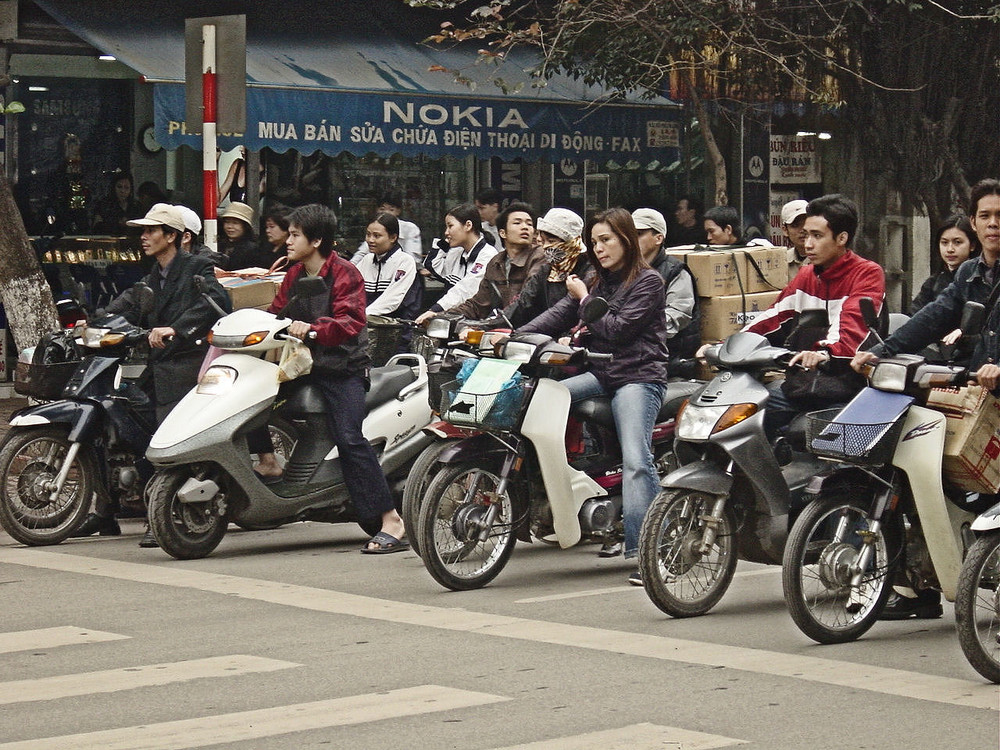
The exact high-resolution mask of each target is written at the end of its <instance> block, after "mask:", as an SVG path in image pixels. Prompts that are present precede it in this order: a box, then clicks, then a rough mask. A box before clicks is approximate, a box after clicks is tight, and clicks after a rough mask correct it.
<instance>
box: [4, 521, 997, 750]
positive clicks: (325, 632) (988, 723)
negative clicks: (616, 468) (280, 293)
mask: <svg viewBox="0 0 1000 750" xmlns="http://www.w3.org/2000/svg"><path fill="white" fill-rule="evenodd" d="M122 527H123V532H124V533H123V535H122V536H121V537H111V538H101V537H92V538H87V539H74V540H69V541H67V542H65V543H63V544H61V545H58V546H56V547H48V548H35V549H30V548H25V547H22V546H21V545H18V544H16V543H15V542H13V541H12V540H11V539H10V538H9V537H7V536H6V535H3V534H2V533H0V602H2V609H0V612H2V625H0V705H2V708H0V716H2V717H3V718H2V720H0V750H10V749H11V748H17V749H18V750H27V749H28V748H31V749H33V750H38V749H41V748H72V749H73V750H77V749H87V748H93V749H95V750H96V749H97V748H100V749H101V750H106V749H107V748H118V749H119V750H130V749H133V748H136V749H137V748H154V749H161V748H188V747H220V748H240V750H249V749H252V750H257V749H258V748H259V749H262V750H271V749H277V748H281V749H291V748H345V749H347V748H351V749H352V750H353V749H355V748H359V747H377V748H400V749H402V748H456V749H457V748H461V749H463V750H500V749H503V750H512V749H513V748H525V749H526V748H532V749H533V750H587V749H588V748H601V749H602V750H610V749H613V748H628V749H629V750H652V749H653V748H657V749H663V748H671V749H675V750H676V749H678V748H683V749H684V750H692V749H693V748H706V749H707V748H723V747H736V746H738V745H742V746H744V747H749V748H756V747H759V748H768V749H769V750H774V749H788V750H792V749H798V748H810V749H811V750H822V749H825V748H830V749H831V750H833V749H836V750H843V749H844V748H879V749H881V748H907V750H923V749H926V750H939V748H942V747H958V748H968V749H970V750H972V749H978V748H995V747H997V746H998V737H1000V720H998V716H1000V714H998V711H1000V691H998V688H997V687H996V686H993V685H988V684H986V683H984V682H983V681H982V680H981V679H980V678H979V677H978V676H977V675H976V673H975V672H974V671H973V670H972V669H971V667H969V666H968V665H967V664H966V662H965V660H964V658H963V657H962V654H961V650H960V649H959V646H958V642H957V637H956V635H955V629H954V617H953V614H952V611H951V610H952V608H951V606H950V605H948V606H946V608H945V610H946V611H945V616H944V617H943V618H941V619H939V620H930V621H909V622H893V623H889V622H887V623H879V624H877V625H876V626H875V627H874V628H873V629H872V630H871V631H870V632H869V634H867V635H866V636H865V637H864V638H862V639H861V640H859V641H857V642H855V643H849V644H842V645H839V646H818V645H816V644H814V643H812V642H811V641H810V640H809V639H807V638H806V637H805V636H803V635H802V634H801V633H799V631H798V630H797V629H796V628H795V627H794V625H793V624H792V622H791V619H790V618H789V617H788V614H787V612H786V611H785V606H784V601H783V599H782V595H781V580H780V571H779V570H778V569H777V568H773V567H766V566H760V565H750V564H744V563H741V564H740V567H739V568H738V572H737V577H736V579H735V581H734V584H733V586H732V588H731V590H730V591H729V592H728V593H727V594H726V596H725V597H724V598H723V600H722V602H721V603H720V604H719V605H718V606H717V607H716V609H715V610H714V611H713V612H712V613H711V614H709V615H707V616H705V617H701V618H692V619H686V620H673V619H670V618H668V617H666V616H664V615H663V614H662V613H660V612H659V610H657V609H656V608H655V607H654V606H653V605H652V604H651V603H650V602H649V601H648V599H647V598H646V596H645V593H644V592H643V590H642V589H640V588H634V587H630V586H628V585H626V584H625V577H626V575H627V574H628V572H629V571H630V570H631V569H632V566H631V564H630V563H629V562H626V561H624V560H622V559H621V558H618V559H612V560H601V559H599V558H598V557H597V555H596V550H597V547H596V546H594V545H586V546H581V547H578V548H573V549H569V550H559V549H557V548H553V547H549V546H544V545H539V544H534V545H522V544H519V545H518V547H517V549H516V550H515V552H514V555H513V557H512V559H511V562H510V563H509V565H508V566H507V568H506V569H505V570H504V571H503V572H502V573H501V574H500V575H499V577H498V578H497V579H496V581H494V583H493V584H491V585H490V586H488V587H486V588H485V589H482V590H479V591H470V592H462V593H453V592H447V591H444V590H443V589H441V588H440V587H439V586H438V585H437V584H436V583H435V582H434V581H433V580H432V579H431V577H430V576H429V575H428V574H427V573H426V571H425V570H424V568H423V564H422V563H421V561H420V560H419V558H418V557H417V556H416V555H415V554H413V553H412V552H409V551H407V552H403V553H400V554H394V555H385V556H369V555H361V554H359V552H358V550H359V548H360V546H361V544H362V543H363V541H364V538H365V535H364V534H363V533H362V532H361V531H360V530H359V529H358V528H357V527H355V526H353V525H336V526H334V525H326V524H316V523H308V524H306V523H303V524H294V525H291V526H287V527H284V528H280V529H275V530H271V531H255V532H245V531H240V530H238V529H236V528H235V527H231V528H230V532H229V533H228V534H227V536H226V537H225V539H223V541H222V543H221V545H220V546H219V548H218V550H216V552H215V553H214V554H213V555H211V556H210V557H208V558H205V559H203V560H195V561H188V562H179V561H176V560H173V559H171V558H169V557H168V556H167V555H165V554H164V553H163V552H162V551H161V550H143V549H140V548H139V547H138V546H137V542H138V539H139V536H140V534H141V532H142V524H141V522H140V521H138V520H134V519H133V520H126V521H124V522H123V524H122Z"/></svg>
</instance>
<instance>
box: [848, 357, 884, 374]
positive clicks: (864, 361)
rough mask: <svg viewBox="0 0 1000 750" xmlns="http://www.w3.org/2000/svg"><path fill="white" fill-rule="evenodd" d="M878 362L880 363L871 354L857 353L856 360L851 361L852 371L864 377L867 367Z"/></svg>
mask: <svg viewBox="0 0 1000 750" xmlns="http://www.w3.org/2000/svg"><path fill="white" fill-rule="evenodd" d="M876 362H878V357H876V356H875V355H874V354H872V353H871V352H855V353H854V358H853V359H852V360H851V369H852V370H854V372H858V373H861V374H862V375H864V374H865V372H864V371H865V366H866V365H869V364H871V365H873V364H875V363H876Z"/></svg>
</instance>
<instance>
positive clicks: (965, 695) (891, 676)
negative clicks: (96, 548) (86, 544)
mask: <svg viewBox="0 0 1000 750" xmlns="http://www.w3.org/2000/svg"><path fill="white" fill-rule="evenodd" d="M0 562H6V563H10V564H12V565H29V566H33V567H37V568H44V569H47V570H60V571H63V572H66V573H77V574H81V575H91V576H101V577H106V578H115V579H120V580H127V581H135V582H140V583H152V584H158V585H163V586H172V587H175V588H182V589H194V590H197V591H206V592H214V593H217V594H224V595H226V596H235V597H242V598H244V599H249V600H252V601H263V602H270V603H272V604H279V605H282V606H287V607H298V608H300V609H307V610H311V611H315V612H327V613H331V614H339V615H348V616H351V617H360V618H364V619H368V620H379V621H383V622H394V623H403V624H409V625H416V626H421V627H428V628H437V629H440V630H448V631H453V632H466V633H476V634H478V635H483V636H492V637H497V638H513V639H515V640H523V641H530V642H533V643H550V644H553V645H560V646H569V647H572V648H582V649H591V650H595V651H603V652H606V653H615V654H625V655H630V656H640V657H643V658H646V659H660V660H663V661H672V662H680V663H684V664H700V665H703V666H708V667H725V668H729V669H739V670H744V671H747V672H754V673H757V674H769V675H774V676H778V677H783V678H787V679H794V680H804V681H807V682H815V683H820V684H826V685H836V686H839V687H845V688H848V689H849V690H852V691H854V690H868V691H871V692H875V693H881V694H885V695H895V696H900V697H904V698H915V699H918V700H926V701H933V702H936V703H945V704H948V705H956V706H968V707H971V708H982V709H988V710H991V711H997V710H998V709H1000V706H998V704H997V696H996V687H995V686H993V685H987V684H985V683H982V682H973V681H971V680H961V679H954V678H950V677H938V676H936V675H930V674H923V673H921V672H910V671H906V670H902V669H887V668H884V667H878V666H875V665H873V664H865V663H858V662H846V661H834V660H832V659H823V658H820V657H817V656H799V655H797V654H787V653H782V652H780V651H765V650H763V649H752V648H742V647H739V646H726V645H722V644H717V643H707V642H704V641H691V640H683V639H680V638H667V637H664V636H658V635H647V634H644V633H634V632H627V631H620V630H607V629H604V628H593V627H586V626H582V625H569V624H564V623H558V622H547V621H545V620H529V619H527V618H524V617H507V616H504V615H494V614H489V613H486V612H471V611H468V610H464V609H458V608H454V609H451V608H444V607H433V606H430V605H425V604H410V603H407V602H397V601H391V600H386V599H378V598H375V597H369V596H361V595H358V594H346V593H343V592H340V591H330V590H328V589H320V588H312V587H309V586H296V585H293V584H288V583H282V582H279V581H267V580H262V579H257V578H241V577H238V576H229V575H222V574H219V573H205V572H202V571H198V570H192V569H190V568H180V567H175V566H157V565H144V564H140V563H129V562H118V561H113V560H105V559H102V560H101V561H100V565H95V564H94V562H95V561H94V559H93V558H88V557H84V556H80V555H74V554H63V553H58V552H46V551H43V550H38V549H19V548H0Z"/></svg>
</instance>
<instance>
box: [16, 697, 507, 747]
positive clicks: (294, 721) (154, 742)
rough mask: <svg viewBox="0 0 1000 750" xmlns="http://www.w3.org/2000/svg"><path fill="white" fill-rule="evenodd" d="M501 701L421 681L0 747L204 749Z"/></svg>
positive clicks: (25, 741) (503, 698)
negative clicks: (378, 690)
mask: <svg viewBox="0 0 1000 750" xmlns="http://www.w3.org/2000/svg"><path fill="white" fill-rule="evenodd" d="M506 700H510V699H509V698H505V697H503V696H499V695H489V694H487V693H476V692H472V691H469V690H455V689H453V688H447V687H441V686H439V685H420V686H418V687H412V688H403V689H400V690H388V691H386V692H381V693H368V694H366V695H356V696H350V697H347V698H334V699H331V700H324V701H315V702H312V703H297V704H294V705H290V706H275V707H274V708H263V709H258V710H255V711H240V712H238V713H230V714H221V715H216V716H205V717H202V718H199V719H181V720H179V721H166V722H162V723H160V724H145V725H140V726H133V727H123V728H120V729H107V730H101V731H97V732H86V733H81V734H71V735H63V736H61V737H45V738H42V739H37V740H22V741H20V742H8V743H5V744H0V750H65V749H66V748H72V749H73V750H140V749H141V750H170V749H172V748H192V747H208V746H210V745H222V744H231V743H237V742H246V741H248V740H254V739H260V738H262V737H273V736H276V735H280V734H290V733H292V732H304V731H309V730H314V729H328V728H330V727H342V726H348V725H351V724H362V723H366V722H370V721H381V720H383V719H392V718H398V717H403V716H417V715H420V714H428V713H435V712H438V711H450V710H453V709H457V708H469V707H472V706H483V705H487V704H490V703H499V702H501V701H506Z"/></svg>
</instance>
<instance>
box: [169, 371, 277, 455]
mask: <svg viewBox="0 0 1000 750" xmlns="http://www.w3.org/2000/svg"><path fill="white" fill-rule="evenodd" d="M223 365H225V366H227V367H231V368H233V369H234V370H236V373H237V375H236V380H235V382H234V383H233V384H232V386H231V387H230V388H229V389H228V390H227V391H226V392H225V393H219V394H211V393H198V387H197V386H195V387H194V388H192V389H191V390H190V391H188V393H187V395H186V396H184V398H182V399H181V400H180V402H179V403H178V404H177V406H175V407H174V408H173V409H172V410H171V412H170V413H169V414H168V415H167V418H166V419H164V420H163V422H162V423H161V424H160V426H159V427H158V428H157V430H156V432H155V433H154V434H153V437H152V439H151V440H150V441H149V447H150V448H152V449H155V450H163V449H166V448H170V447H171V446H174V445H177V444H179V443H183V442H184V441H186V440H189V439H190V438H192V437H194V436H195V435H198V434H199V433H201V432H205V431H207V430H210V429H211V428H213V427H215V426H216V425H219V424H221V423H222V422H225V421H226V420H228V419H230V418H231V417H233V416H234V415H236V414H239V413H241V412H243V411H245V410H247V409H248V408H253V407H256V410H257V411H258V412H259V411H263V410H264V409H266V408H269V407H270V405H271V404H272V403H273V402H274V398H275V396H277V395H278V366H277V365H276V364H274V363H273V362H267V361H266V360H263V359H257V358H256V357H253V356H248V355H246V354H223V355H222V356H220V357H217V358H216V359H215V360H214V361H213V362H212V366H213V367H221V366H223Z"/></svg>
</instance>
